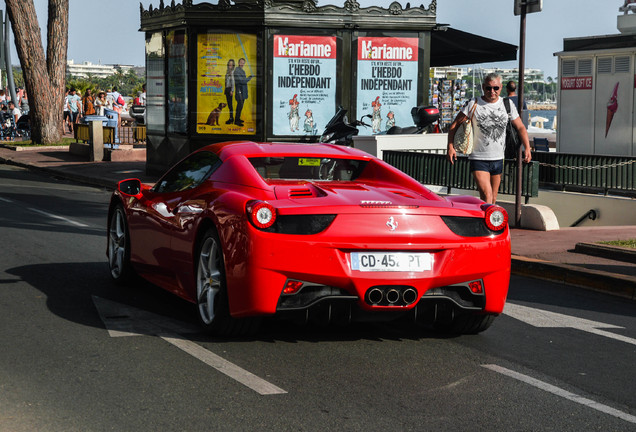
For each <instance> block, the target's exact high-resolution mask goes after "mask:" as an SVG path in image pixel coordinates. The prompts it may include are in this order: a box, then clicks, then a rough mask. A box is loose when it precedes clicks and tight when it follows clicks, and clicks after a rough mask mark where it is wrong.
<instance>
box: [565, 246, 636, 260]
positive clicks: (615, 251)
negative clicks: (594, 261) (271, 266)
mask: <svg viewBox="0 0 636 432" xmlns="http://www.w3.org/2000/svg"><path fill="white" fill-rule="evenodd" d="M574 252H577V253H582V254H586V255H592V256H597V257H601V258H607V259H611V260H617V261H624V262H629V263H633V264H636V249H631V248H626V247H620V246H609V245H603V244H598V243H577V244H576V245H575V246H574Z"/></svg>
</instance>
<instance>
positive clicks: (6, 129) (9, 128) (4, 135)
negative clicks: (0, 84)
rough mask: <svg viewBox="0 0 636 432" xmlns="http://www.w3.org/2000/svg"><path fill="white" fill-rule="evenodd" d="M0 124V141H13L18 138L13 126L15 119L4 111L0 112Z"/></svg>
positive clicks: (16, 130)
mask: <svg viewBox="0 0 636 432" xmlns="http://www.w3.org/2000/svg"><path fill="white" fill-rule="evenodd" d="M0 124H1V125H2V131H1V132H0V139H2V140H3V141H13V140H14V139H15V137H16V136H18V129H17V128H16V126H15V119H14V118H13V116H12V115H11V114H9V113H8V112H6V111H5V110H3V111H0Z"/></svg>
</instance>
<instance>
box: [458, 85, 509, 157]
mask: <svg viewBox="0 0 636 432" xmlns="http://www.w3.org/2000/svg"><path fill="white" fill-rule="evenodd" d="M474 104H475V99H472V100H471V101H470V102H468V103H467V104H466V106H465V107H464V109H463V110H462V113H464V115H465V116H466V117H469V116H470V110H471V109H472V108H473V105H474ZM517 117H519V112H518V111H517V107H516V106H515V104H513V103H511V104H510V120H515V119H516V118H517ZM507 124H508V113H507V112H506V107H505V106H504V100H503V98H502V97H500V98H499V99H497V101H496V102H493V103H488V102H486V101H484V100H483V99H482V98H477V108H476V109H475V114H474V116H473V130H474V133H475V145H474V148H473V152H472V153H471V154H470V155H468V158H469V159H475V160H484V161H494V160H502V159H503V158H504V150H505V147H506V125H507Z"/></svg>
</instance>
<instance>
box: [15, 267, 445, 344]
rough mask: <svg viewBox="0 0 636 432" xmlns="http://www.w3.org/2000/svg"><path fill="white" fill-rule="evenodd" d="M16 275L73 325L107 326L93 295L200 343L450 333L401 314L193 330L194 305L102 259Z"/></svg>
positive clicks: (414, 336)
mask: <svg viewBox="0 0 636 432" xmlns="http://www.w3.org/2000/svg"><path fill="white" fill-rule="evenodd" d="M6 273H8V274H10V275H13V276H15V279H10V280H8V281H7V282H6V283H5V286H6V285H11V284H13V283H18V282H21V281H22V282H25V283H27V284H29V285H31V286H32V287H34V288H36V289H38V290H39V291H41V292H42V294H44V295H45V296H46V304H47V307H48V309H49V310H50V311H51V312H52V313H53V314H55V315H57V316H59V317H61V318H63V319H66V320H68V321H71V322H75V323H77V324H81V325H85V326H93V327H99V328H106V325H105V324H104V322H102V320H101V318H100V313H99V311H98V309H97V306H96V304H95V302H94V297H99V298H103V299H106V300H108V301H110V302H115V303H119V304H121V305H122V307H123V308H130V307H132V308H135V309H138V310H140V311H143V312H144V313H145V312H150V313H152V314H155V315H158V316H160V317H165V318H166V319H167V320H171V321H178V322H182V323H183V324H184V326H183V327H184V328H190V329H195V330H194V331H195V332H194V333H190V334H188V335H187V337H188V339H191V340H193V341H200V342H214V343H225V342H250V341H261V342H266V343H267V342H271V343H274V342H287V343H290V342H291V343H293V342H316V343H317V342H323V341H329V342H334V341H359V340H369V341H378V342H381V341H384V340H390V341H399V340H419V339H430V338H434V339H445V338H450V337H452V336H450V335H445V334H443V333H439V332H435V331H433V330H432V329H431V328H429V327H427V326H423V325H421V324H416V323H414V322H412V321H409V320H406V319H403V320H397V321H390V322H380V323H377V322H371V323H369V322H362V323H347V324H318V323H316V322H310V323H307V324H302V325H301V324H298V323H297V322H292V321H288V320H284V319H278V318H267V319H264V320H263V321H262V323H261V326H260V328H259V330H258V332H257V333H256V334H254V335H252V336H249V337H232V338H222V337H217V336H214V335H210V334H207V333H205V332H203V331H198V327H196V310H195V307H194V306H193V305H192V304H191V303H189V302H187V301H185V300H183V299H181V298H179V297H177V296H175V295H173V294H170V293H168V292H166V291H164V290H162V289H160V288H158V287H156V286H154V285H152V284H150V283H148V282H146V281H143V280H141V279H137V280H136V282H134V283H132V284H130V285H128V286H121V285H118V284H116V283H115V282H114V281H113V280H112V279H111V277H110V274H109V269H108V264H107V263H106V262H105V261H104V262H86V263H49V264H33V265H25V266H20V267H14V268H11V269H7V270H6Z"/></svg>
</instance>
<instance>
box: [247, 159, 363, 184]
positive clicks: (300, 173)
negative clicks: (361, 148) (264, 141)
mask: <svg viewBox="0 0 636 432" xmlns="http://www.w3.org/2000/svg"><path fill="white" fill-rule="evenodd" d="M249 161H250V162H251V163H252V165H253V166H254V169H256V171H257V172H258V173H259V174H260V176H261V177H262V178H263V179H264V180H307V181H315V180H323V181H352V180H356V179H357V178H358V177H359V176H360V173H361V172H362V171H363V170H364V168H365V167H366V165H367V161H365V160H358V159H340V158H320V157H298V156H285V157H257V158H250V159H249Z"/></svg>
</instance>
